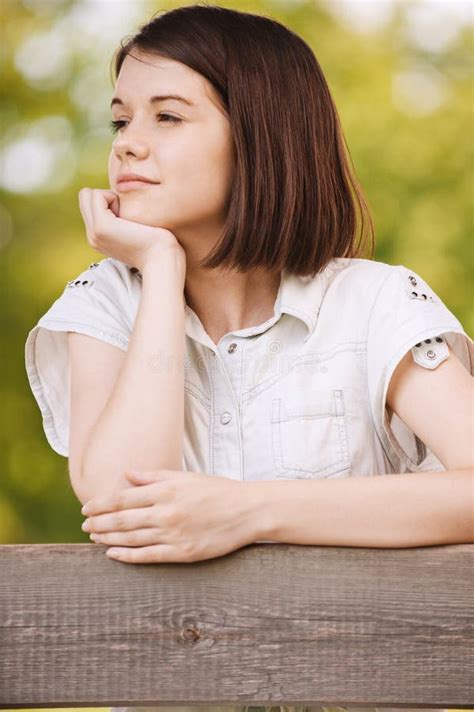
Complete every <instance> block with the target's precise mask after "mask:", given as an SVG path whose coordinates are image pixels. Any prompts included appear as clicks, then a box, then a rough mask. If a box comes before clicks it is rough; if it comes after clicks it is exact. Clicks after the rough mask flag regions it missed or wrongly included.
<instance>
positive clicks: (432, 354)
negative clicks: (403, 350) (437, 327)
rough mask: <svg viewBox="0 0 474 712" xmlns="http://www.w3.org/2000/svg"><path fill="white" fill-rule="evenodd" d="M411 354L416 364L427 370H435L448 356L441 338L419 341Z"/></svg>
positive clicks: (445, 345)
mask: <svg viewBox="0 0 474 712" xmlns="http://www.w3.org/2000/svg"><path fill="white" fill-rule="evenodd" d="M411 353H412V356H413V360H414V361H415V362H416V363H418V364H419V365H420V366H424V367H425V368H429V369H433V368H436V367H437V366H439V365H440V363H443V361H446V359H447V358H448V356H449V350H448V345H447V343H446V342H445V340H444V339H443V338H442V337H441V336H436V337H435V338H431V339H425V340H424V341H420V342H419V343H418V344H415V346H414V347H413V348H412V349H411Z"/></svg>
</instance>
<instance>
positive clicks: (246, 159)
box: [112, 3, 375, 277]
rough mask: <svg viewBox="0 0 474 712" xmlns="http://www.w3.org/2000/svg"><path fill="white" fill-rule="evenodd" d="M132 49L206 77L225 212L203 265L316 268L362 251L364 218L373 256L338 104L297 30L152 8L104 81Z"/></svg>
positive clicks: (210, 9) (220, 11) (187, 9)
mask: <svg viewBox="0 0 474 712" xmlns="http://www.w3.org/2000/svg"><path fill="white" fill-rule="evenodd" d="M134 49H137V50H139V51H140V52H142V53H146V54H150V55H155V56H161V57H167V58H169V59H173V60H175V61H178V62H181V63H182V64H185V65H187V66H188V67H190V68H191V69H193V70H194V71H196V72H198V73H199V74H201V75H202V76H203V77H205V78H206V79H207V80H208V81H209V82H210V84H211V85H212V86H213V88H214V90H215V92H216V95H217V99H218V101H219V102H220V104H221V106H222V107H223V110H224V112H225V114H226V115H227V117H228V119H229V122H230V129H231V133H232V136H233V141H234V151H235V174H234V176H233V183H232V190H231V191H230V197H229V202H228V212H227V219H226V223H225V225H224V228H223V231H222V233H221V235H220V239H219V240H218V242H217V244H216V245H215V247H214V249H213V250H212V251H211V253H210V254H209V255H207V257H206V258H205V259H204V260H202V261H201V263H200V264H201V267H204V268H210V269H212V268H216V267H220V268H224V269H234V270H237V271H241V272H246V271H248V270H250V269H252V268H255V267H263V268H266V269H269V270H272V271H273V270H275V271H277V270H278V271H281V270H282V269H285V270H287V271H288V272H289V273H291V274H295V275H300V276H307V275H311V276H313V277H314V276H315V275H316V274H317V273H318V272H320V271H321V270H323V269H324V267H325V266H326V265H327V263H328V262H329V261H330V260H331V259H332V258H334V257H361V256H363V249H364V247H365V245H364V243H363V240H364V238H365V236H366V229H365V228H366V221H367V223H368V225H369V233H368V234H369V237H370V240H371V245H370V254H369V256H368V257H369V258H372V257H373V252H374V248H375V245H374V243H375V240H374V227H373V222H372V218H371V215H370V212H369V209H368V206H367V203H366V201H365V198H364V195H363V191H362V189H361V187H360V184H359V182H358V180H357V178H356V177H355V172H353V171H352V169H351V163H352V161H351V160H350V153H349V150H348V149H347V145H346V142H345V138H344V134H343V131H342V128H341V124H340V121H339V117H338V113H337V110H336V107H335V104H334V101H333V99H332V97H331V93H330V91H329V87H328V84H327V82H326V79H325V77H324V74H323V72H322V69H321V67H320V65H319V63H318V60H317V59H316V57H315V55H314V53H313V51H312V50H311V48H310V47H309V45H307V44H306V42H305V41H304V40H303V39H302V38H301V37H300V36H299V35H297V34H296V33H295V32H293V31H292V30H290V29H288V28H287V27H285V26H284V25H282V24H281V23H279V22H277V21H276V20H273V19H271V18H268V17H265V16H261V15H254V14H251V13H247V12H240V11H237V10H231V9H228V8H224V7H220V6H217V5H208V4H206V3H203V4H194V5H187V6H183V7H178V8H174V9H172V10H168V11H163V12H160V13H159V14H157V15H154V16H153V17H152V19H151V20H150V21H149V22H148V23H146V24H145V25H142V26H141V27H140V28H139V31H138V32H137V33H136V34H135V35H133V36H131V37H130V36H129V37H126V38H125V39H123V40H122V41H121V43H120V48H119V49H118V50H117V51H116V53H115V54H114V57H113V59H112V70H113V76H112V79H113V81H116V79H117V78H118V75H119V72H120V68H121V66H122V63H123V61H124V59H125V57H126V56H127V54H128V53H130V52H132V51H133V50H134ZM356 205H358V206H359V209H360V218H361V225H360V227H361V229H360V235H359V242H358V244H357V245H356V239H357V223H358V220H357V212H356Z"/></svg>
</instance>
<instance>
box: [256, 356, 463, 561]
mask: <svg viewBox="0 0 474 712" xmlns="http://www.w3.org/2000/svg"><path fill="white" fill-rule="evenodd" d="M473 396H474V379H473V378H472V377H471V376H470V374H469V373H468V371H467V370H466V369H465V368H464V366H463V365H462V363H461V362H460V360H459V359H458V358H457V356H456V355H455V354H454V353H453V352H452V351H451V350H450V351H449V358H448V359H447V360H446V361H444V362H443V363H441V364H440V365H439V366H438V367H437V368H436V369H433V370H429V369H426V368H423V367H421V366H419V365H418V364H417V363H415V361H414V360H413V358H412V356H411V353H410V352H408V353H407V354H406V356H405V357H404V358H403V359H402V360H401V361H400V363H399V364H398V366H397V368H396V370H395V371H394V374H393V376H392V378H391V380H390V385H389V389H388V392H387V403H388V405H389V407H390V408H391V409H392V410H394V411H395V412H396V414H397V415H398V416H399V418H401V420H402V421H404V422H405V423H406V424H407V426H408V427H409V428H410V429H411V430H412V431H413V432H414V433H415V434H416V435H417V436H418V437H419V438H420V439H421V440H422V441H423V442H424V443H425V444H426V445H427V447H428V448H429V449H430V450H432V452H433V453H434V454H435V455H436V457H437V458H438V459H439V460H440V462H441V463H442V464H443V466H444V467H445V468H446V470H445V471H441V472H440V471H430V472H426V471H425V472H415V473H409V474H405V473H404V474H399V473H395V476H394V475H393V474H390V475H379V476H375V477H349V478H343V479H332V480H331V479H329V480H317V481H310V480H298V481H286V482H278V483H273V482H258V483H251V485H252V486H254V485H255V486H256V487H260V490H261V495H260V508H262V509H265V510H266V516H264V517H262V516H261V515H258V514H257V515H256V516H257V517H258V518H259V520H260V521H262V522H268V523H269V526H268V529H267V531H265V532H264V535H265V536H266V537H269V538H270V539H272V540H274V541H279V542H287V543H295V544H315V545H332V546H363V547H391V548H399V547H417V546H429V545H439V544H461V543H474V451H473V411H474V397H473Z"/></svg>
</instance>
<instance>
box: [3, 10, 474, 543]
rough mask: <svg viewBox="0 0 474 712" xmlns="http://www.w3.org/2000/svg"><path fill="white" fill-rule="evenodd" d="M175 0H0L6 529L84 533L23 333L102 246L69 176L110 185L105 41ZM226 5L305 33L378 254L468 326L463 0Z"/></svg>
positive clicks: (17, 539)
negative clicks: (406, 270) (49, 435)
mask: <svg viewBox="0 0 474 712" xmlns="http://www.w3.org/2000/svg"><path fill="white" fill-rule="evenodd" d="M181 4H183V5H184V4H188V3H181ZM177 5H179V3H178V4H176V3H171V2H161V3H160V4H158V3H156V2H149V1H147V0H133V1H131V2H129V1H128V0H99V1H98V2H95V1H94V2H93V1H91V2H89V1H82V0H81V1H79V0H3V2H2V4H1V12H2V18H1V23H2V24H1V26H2V28H3V29H2V30H1V35H2V37H1V43H0V44H1V49H0V51H1V53H2V60H3V61H2V64H3V75H2V79H3V81H2V87H1V92H2V97H1V99H2V101H1V109H0V112H1V113H0V116H1V125H2V132H1V144H0V156H1V178H0V181H1V183H0V188H1V190H0V234H1V237H0V248H1V253H0V254H1V257H2V259H1V269H2V272H1V288H2V296H3V299H2V305H3V308H2V310H1V319H2V324H1V328H2V333H3V343H4V348H3V349H2V376H3V378H2V394H1V395H2V402H3V408H2V409H1V418H2V424H1V447H0V458H1V471H2V477H1V479H0V543H4V544H14V543H33V542H34V543H43V542H51V543H53V542H87V543H89V538H88V536H87V534H85V533H83V532H82V531H81V529H80V525H81V523H82V521H83V517H82V515H81V514H80V504H79V502H78V500H77V499H76V497H75V495H74V492H73V491H72V488H71V486H70V484H69V478H68V470H67V460H66V459H65V458H63V457H61V456H59V455H57V454H56V453H55V452H54V451H53V450H51V449H50V447H49V445H48V443H47V441H46V438H45V435H44V433H43V429H42V423H41V416H40V412H39V409H38V406H37V404H36V402H35V400H34V398H33V395H32V393H31V391H30V388H29V384H28V381H27V377H26V371H25V366H24V344H25V340H26V336H27V333H28V331H29V330H30V329H31V328H32V327H33V326H34V325H35V324H36V322H37V320H38V319H39V317H40V316H41V315H42V314H43V313H44V312H45V311H46V310H47V309H48V308H49V306H50V305H51V303H52V302H53V301H54V300H55V299H56V298H57V297H59V296H60V294H61V293H62V291H63V289H64V286H65V284H66V282H67V281H68V280H70V279H72V278H73V277H75V276H76V275H77V274H79V273H80V272H81V271H82V270H83V269H85V268H86V267H87V266H88V265H89V264H90V262H92V261H95V260H98V259H103V257H104V255H102V254H100V253H98V252H96V251H94V250H93V249H92V248H91V247H90V246H89V244H88V242H87V239H86V234H85V229H84V223H83V221H82V217H81V214H80V211H79V205H78V191H79V189H80V188H81V187H83V186H89V187H92V188H109V185H108V179H107V157H108V152H109V150H110V142H111V140H112V135H111V133H110V129H109V127H108V122H109V119H110V110H109V108H108V107H109V102H110V98H111V96H112V93H113V86H112V82H111V78H110V60H111V57H112V55H113V52H114V51H115V49H116V48H117V46H118V43H119V41H120V40H121V39H122V38H124V37H125V36H127V35H130V34H132V33H134V32H135V31H136V30H137V29H138V26H139V25H140V24H141V23H143V22H146V21H147V20H149V19H150V17H151V15H152V14H153V13H156V12H157V11H159V10H165V9H168V8H171V7H176V6H177ZM222 5H223V6H228V7H233V8H236V9H240V10H245V11H249V12H255V13H261V14H265V15H268V16H271V17H274V18H275V19H277V20H280V21H282V22H283V23H285V24H287V25H288V26H289V27H290V28H292V29H293V30H295V31H296V32H297V33H299V34H300V35H301V36H302V37H303V38H304V39H305V40H306V41H307V42H308V43H309V44H310V46H311V47H312V48H313V50H314V52H315V54H316V56H317V58H318V60H319V62H320V64H321V66H322V68H323V71H324V72H325V75H326V77H327V80H328V83H329V86H330V89H331V91H332V93H333V96H334V98H335V101H336V105H337V107H338V111H339V114H340V117H341V121H342V125H343V129H344V132H345V135H346V139H347V142H348V145H349V149H350V153H351V156H352V160H353V162H354V165H355V169H356V172H357V175H358V177H359V179H360V181H361V183H362V186H363V188H364V190H365V192H366V196H367V199H368V202H369V206H370V208H371V210H372V214H373V216H374V222H375V228H376V237H377V251H376V254H375V259H377V260H381V261H385V262H389V263H391V264H404V265H406V266H408V267H410V268H412V269H413V270H415V271H417V272H418V273H419V274H420V275H421V276H422V277H424V278H425V279H426V280H427V281H428V283H429V284H430V286H431V287H432V288H433V289H434V290H435V292H436V293H437V294H438V295H439V296H440V297H441V299H442V300H443V301H444V302H445V304H446V305H447V306H448V308H449V309H451V311H452V312H453V313H454V314H455V316H456V317H457V318H458V319H459V320H460V321H461V323H462V324H463V326H464V328H465V330H466V331H467V332H468V333H469V334H470V335H472V334H473V332H474V329H473V326H474V315H473V312H472V309H471V308H470V307H471V305H470V299H469V297H470V294H469V283H470V282H471V280H472V275H473V264H472V256H473V250H472V188H473V170H472V168H473V142H472V125H473V124H472V121H473V76H472V46H473V34H474V33H473V25H472V5H471V3H469V2H456V0H453V1H451V2H443V1H441V2H430V1H424V2H410V1H409V0H407V1H403V2H399V1H396V0H393V1H391V2H389V1H387V2H372V3H361V2H358V1H357V0H355V1H353V2H346V3H344V2H342V3H341V2H336V1H335V0H334V1H329V2H328V1H325V0H317V1H313V2H305V1H302V2H295V1H291V2H290V1H289V0H278V1H277V0H273V2H270V1H267V2H259V1H258V0H255V1H254V2H236V3H232V4H230V3H225V2H223V3H222ZM471 283H472V282H471Z"/></svg>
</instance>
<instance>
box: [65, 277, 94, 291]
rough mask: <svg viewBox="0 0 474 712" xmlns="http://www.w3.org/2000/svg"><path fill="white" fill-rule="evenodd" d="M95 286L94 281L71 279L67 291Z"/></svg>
mask: <svg viewBox="0 0 474 712" xmlns="http://www.w3.org/2000/svg"><path fill="white" fill-rule="evenodd" d="M93 284H94V280H93V279H71V280H70V281H69V282H68V283H67V284H66V289H72V288H73V287H91V286H92V285H93Z"/></svg>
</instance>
